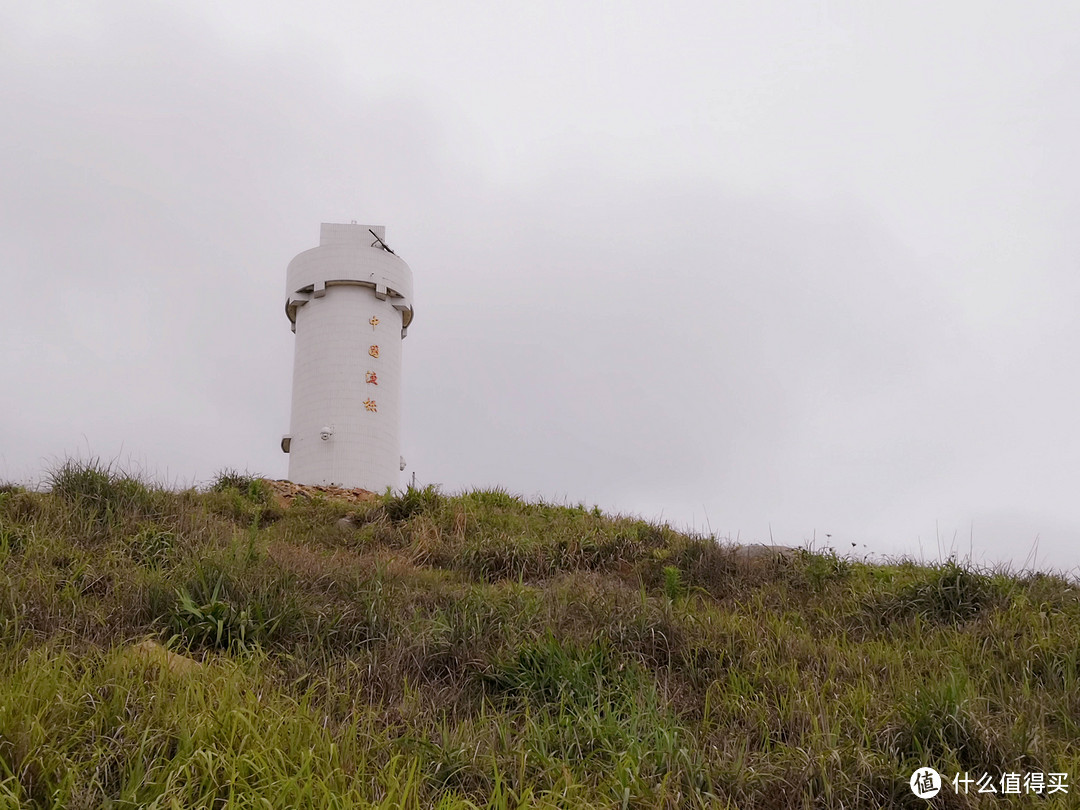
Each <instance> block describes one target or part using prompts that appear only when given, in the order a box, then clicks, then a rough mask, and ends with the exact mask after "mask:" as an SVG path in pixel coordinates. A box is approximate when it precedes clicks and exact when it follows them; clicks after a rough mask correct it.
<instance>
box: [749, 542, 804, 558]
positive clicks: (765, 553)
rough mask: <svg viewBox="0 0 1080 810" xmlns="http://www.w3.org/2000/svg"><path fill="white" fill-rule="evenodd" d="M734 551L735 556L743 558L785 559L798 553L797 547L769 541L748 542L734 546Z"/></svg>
mask: <svg viewBox="0 0 1080 810" xmlns="http://www.w3.org/2000/svg"><path fill="white" fill-rule="evenodd" d="M734 553H735V556H736V557H738V558H739V559H743V560H763V559H770V560H775V559H777V558H779V559H782V560H784V561H787V560H791V559H792V558H794V557H795V556H796V555H797V554H798V553H799V549H797V548H794V547H792V546H777V545H771V544H769V543H748V544H747V545H745V546H735V549H734Z"/></svg>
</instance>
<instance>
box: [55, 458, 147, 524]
mask: <svg viewBox="0 0 1080 810" xmlns="http://www.w3.org/2000/svg"><path fill="white" fill-rule="evenodd" d="M48 480H49V488H50V491H51V492H52V494H53V495H55V496H57V497H58V498H60V499H61V500H63V501H65V502H66V503H68V504H70V505H71V506H73V507H75V508H76V509H77V510H79V511H80V512H81V513H82V514H84V515H85V516H86V517H87V518H88V519H89V521H90V522H91V523H93V524H94V525H96V526H97V527H108V526H110V525H113V524H115V523H118V522H119V521H121V520H123V519H125V518H127V519H131V518H135V519H138V518H142V517H156V516H159V515H161V514H162V512H163V501H164V500H165V496H164V493H161V492H157V491H154V490H152V489H150V488H149V487H147V486H146V484H144V483H143V482H142V481H140V480H139V479H137V478H134V477H132V476H130V475H127V474H125V473H122V472H119V471H117V470H115V469H114V468H113V467H112V465H111V464H107V463H104V462H102V461H101V460H100V459H97V458H93V459H90V460H88V461H75V460H71V459H69V460H67V461H65V462H64V463H63V464H61V465H60V466H58V467H55V468H54V469H53V470H51V471H50V473H49V478H48Z"/></svg>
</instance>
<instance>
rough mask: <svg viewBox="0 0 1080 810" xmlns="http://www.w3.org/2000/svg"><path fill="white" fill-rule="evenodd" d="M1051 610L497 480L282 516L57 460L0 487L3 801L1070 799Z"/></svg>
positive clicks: (968, 802)
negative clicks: (27, 483) (967, 777)
mask: <svg viewBox="0 0 1080 810" xmlns="http://www.w3.org/2000/svg"><path fill="white" fill-rule="evenodd" d="M347 515H351V516H352V525H349V526H348V527H342V526H340V525H339V521H340V520H341V518H343V517H345V516H347ZM1078 597H1080V590H1078V588H1077V587H1076V585H1075V584H1074V583H1069V582H1067V581H1065V580H1063V579H1060V578H1057V577H1052V576H1045V575H1031V576H1022V577H1012V576H1005V575H1001V574H988V573H982V572H978V571H973V570H969V569H968V568H965V567H964V566H961V565H957V564H955V563H948V564H944V565H937V566H921V565H916V564H913V563H903V564H897V565H887V566H870V565H865V564H861V563H858V562H851V561H848V560H845V559H842V558H839V557H836V556H835V555H833V554H814V553H808V552H804V553H799V554H798V555H796V556H794V557H793V558H792V559H784V558H781V557H766V558H764V559H760V560H748V559H745V558H743V557H739V556H738V555H736V554H734V553H733V551H732V550H731V549H730V548H727V547H725V546H723V545H720V544H717V543H716V542H715V541H714V540H712V539H710V538H702V537H691V536H687V535H684V534H680V533H678V532H676V531H673V530H672V529H671V528H669V527H667V526H657V525H653V524H650V523H647V522H643V521H640V520H633V519H628V518H619V517H611V516H607V515H604V514H602V513H601V512H599V511H598V510H591V511H590V510H585V509H582V508H574V507H566V506H557V505H552V504H545V503H526V502H523V501H521V500H519V499H517V498H514V497H512V496H510V495H508V494H506V493H505V492H501V491H477V492H469V493H465V494H461V495H455V496H448V495H443V494H440V493H439V492H438V491H437V490H435V489H431V488H429V489H424V490H408V491H407V492H405V493H404V494H402V495H399V496H395V497H384V498H381V499H379V500H378V501H376V502H373V503H370V504H365V505H360V506H358V505H356V504H348V503H344V502H337V501H333V500H325V499H314V500H309V501H305V500H303V499H298V500H297V501H296V502H294V503H293V505H292V506H291V507H289V508H288V509H283V508H281V507H280V506H278V505H277V504H276V503H275V502H274V500H273V497H272V496H271V493H270V491H269V489H268V488H267V486H266V485H265V483H263V482H261V481H259V480H257V479H256V480H252V479H246V478H244V477H242V476H235V475H223V476H221V477H220V479H219V481H218V482H217V483H216V484H215V485H214V486H213V487H211V488H210V490H209V491H205V492H197V491H194V490H189V491H186V492H169V491H162V490H159V489H155V488H152V487H147V486H146V485H144V484H143V483H140V482H139V481H137V480H133V479H130V478H126V477H124V476H123V475H120V474H118V473H115V472H114V471H112V470H110V469H108V468H107V467H104V466H101V465H98V464H95V463H90V464H79V463H68V464H66V465H65V466H63V467H62V468H60V469H58V470H56V471H55V472H54V474H53V476H52V481H51V490H50V491H48V492H27V491H24V490H22V489H20V488H19V487H14V486H7V487H2V488H0V807H20V806H27V807H65V808H96V807H113V808H121V807H161V808H195V807H205V808H211V807H213V808H219V807H220V808H224V807H230V808H231V807H236V808H240V807H252V808H256V807H258V808H263V807H266V808H271V807H273V808H279V807H280V808H296V807H320V808H321V807H340V808H349V807H371V806H377V807H399V806H404V807H417V808H419V807H430V806H438V807H442V808H459V807H461V808H464V807H492V808H502V807H512V808H517V807H571V808H572V807H671V808H676V807H678V808H682V807H731V808H760V809H761V810H775V809H776V808H780V809H783V808H811V807H815V808H816V807H820V808H840V807H844V808H878V807H926V806H928V803H927V802H926V801H924V800H921V799H917V798H916V797H915V796H914V795H912V793H911V792H910V790H909V788H908V778H909V777H910V775H911V773H912V771H913V770H914V769H915V767H916V766H920V765H931V766H934V767H936V768H937V769H938V770H939V771H942V772H944V773H946V774H947V775H948V776H949V777H950V778H951V775H952V774H953V773H955V772H957V771H968V772H971V774H972V776H973V777H975V776H978V775H981V774H982V773H983V772H988V773H990V774H992V775H994V776H995V778H996V777H997V776H1000V775H1001V774H1005V773H1008V772H1033V771H1039V772H1046V773H1049V772H1065V773H1068V774H1070V778H1069V782H1070V788H1069V793H1068V794H1061V793H1058V794H1056V795H1055V796H1054V797H1052V798H1050V799H1046V800H1044V801H1041V802H1035V800H1034V798H1033V797H1031V796H1026V797H1025V796H1020V797H1012V798H1011V799H1010V798H1009V797H1002V796H997V797H987V796H981V797H980V796H978V795H977V794H975V793H974V790H972V793H971V794H969V795H968V796H966V797H965V796H957V795H955V794H953V792H952V788H951V787H948V788H946V789H945V790H944V791H943V792H942V793H941V794H940V795H939V796H938V797H937V798H936V799H934V800H933V801H932V802H930V803H929V806H933V807H957V808H960V807H1008V806H1032V803H1033V802H1035V803H1036V804H1037V806H1040V807H1069V806H1078V805H1080V799H1077V795H1078V794H1080V786H1077V787H1075V788H1074V787H1072V785H1071V782H1072V779H1073V778H1077V777H1078V776H1080V752H1078V750H1077V747H1076V741H1077V740H1080V679H1078V673H1077V670H1078V667H1077V659H1078V651H1080V598H1078ZM146 639H156V640H157V641H159V642H161V643H162V644H165V645H167V646H168V647H169V649H171V650H172V651H174V652H176V653H178V654H183V655H185V656H187V657H188V658H190V659H193V660H194V661H196V662H198V663H199V666H198V667H197V668H192V667H187V668H184V667H181V666H177V667H175V669H176V671H173V670H172V668H170V666H169V665H168V664H169V662H168V661H166V659H165V658H164V653H162V655H161V656H159V657H157V658H155V657H154V656H152V655H143V654H140V653H139V651H138V650H136V649H135V648H133V646H132V645H134V644H136V643H138V642H141V641H144V640H146ZM172 660H173V661H174V662H175V661H180V662H181V663H184V662H183V659H172ZM1044 795H1045V794H1044Z"/></svg>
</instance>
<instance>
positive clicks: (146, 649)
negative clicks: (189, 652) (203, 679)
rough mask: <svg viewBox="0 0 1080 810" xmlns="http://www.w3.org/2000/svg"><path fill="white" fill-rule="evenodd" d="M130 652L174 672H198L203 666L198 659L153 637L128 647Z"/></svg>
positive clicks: (184, 673)
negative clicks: (179, 653) (180, 652)
mask: <svg viewBox="0 0 1080 810" xmlns="http://www.w3.org/2000/svg"><path fill="white" fill-rule="evenodd" d="M128 653H129V654H130V655H132V656H133V657H135V658H138V659H140V660H142V661H144V662H145V663H147V664H157V665H158V666H159V667H161V668H162V669H167V670H169V672H172V673H174V674H179V675H187V674H189V673H192V672H198V671H199V670H201V669H202V668H203V665H202V664H200V663H199V662H198V661H195V660H192V659H191V658H188V657H187V656H184V655H178V654H177V653H174V652H172V651H171V650H168V649H166V648H165V647H164V646H162V645H161V644H159V643H158V642H156V641H154V640H152V639H147V640H146V641H140V642H139V643H138V644H133V645H132V646H131V647H129V648H128Z"/></svg>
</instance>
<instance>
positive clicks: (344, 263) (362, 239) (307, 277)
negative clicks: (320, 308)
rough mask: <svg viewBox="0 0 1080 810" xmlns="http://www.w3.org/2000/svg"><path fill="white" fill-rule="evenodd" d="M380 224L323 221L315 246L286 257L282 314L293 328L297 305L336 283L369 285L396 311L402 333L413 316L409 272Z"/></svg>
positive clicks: (322, 292)
mask: <svg viewBox="0 0 1080 810" xmlns="http://www.w3.org/2000/svg"><path fill="white" fill-rule="evenodd" d="M385 235H386V228H385V226H382V225H358V224H356V223H351V224H348V225H343V224H338V223H330V222H324V223H322V227H321V229H320V235H319V246H318V247H314V248H311V250H305V251H304V252H303V253H301V254H300V255H298V256H297V257H296V258H295V259H293V260H292V261H291V262H289V268H288V270H287V272H286V276H285V278H286V282H285V283H286V290H285V292H286V296H287V297H286V300H285V314H286V315H288V317H289V321H290V322H291V323H292V325H293V331H295V330H296V310H297V309H298V308H299V307H301V306H303V305H304V304H306V303H307V302H308V301H310V300H311V299H312V298H321V297H322V296H323V295H325V294H326V288H327V287H332V286H335V285H340V284H349V285H354V286H360V287H370V288H372V290H373V291H374V293H375V296H376V297H377V298H380V299H383V300H389V301H390V302H391V304H392V305H393V307H394V309H396V310H398V311H399V312H401V326H402V335H403V336H404V330H405V329H406V328H408V326H409V324H410V323H411V322H412V318H413V305H412V271H411V270H410V269H409V265H407V264H406V263H405V262H404V261H402V260H401V259H399V258H398V257H397V256H396V255H395V254H394V253H393V252H392V251H390V249H389V247H388V246H387V245H386V242H385V241H384V238H385Z"/></svg>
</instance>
